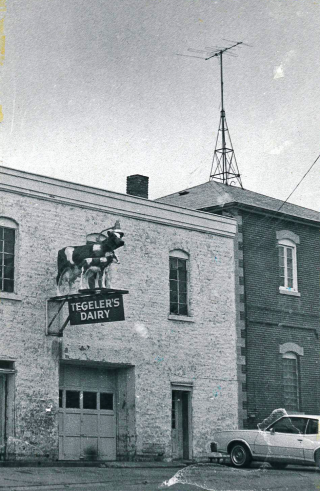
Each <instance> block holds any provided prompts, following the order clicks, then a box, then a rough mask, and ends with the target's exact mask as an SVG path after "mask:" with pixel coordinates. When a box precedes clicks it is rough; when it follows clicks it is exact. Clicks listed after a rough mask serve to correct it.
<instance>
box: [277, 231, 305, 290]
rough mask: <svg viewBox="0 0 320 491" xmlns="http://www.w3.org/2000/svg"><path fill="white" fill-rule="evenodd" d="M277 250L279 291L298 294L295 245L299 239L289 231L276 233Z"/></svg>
mask: <svg viewBox="0 0 320 491" xmlns="http://www.w3.org/2000/svg"><path fill="white" fill-rule="evenodd" d="M277 239H278V249H279V278H280V284H279V290H280V292H283V291H285V292H290V291H291V292H298V274H297V244H299V243H300V239H299V237H298V236H297V235H296V234H294V233H293V232H291V231H290V230H280V231H279V232H277Z"/></svg>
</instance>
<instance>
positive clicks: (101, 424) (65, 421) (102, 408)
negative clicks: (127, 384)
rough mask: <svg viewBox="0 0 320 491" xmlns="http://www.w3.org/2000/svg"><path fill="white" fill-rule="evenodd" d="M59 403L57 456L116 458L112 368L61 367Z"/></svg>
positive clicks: (113, 375)
mask: <svg viewBox="0 0 320 491" xmlns="http://www.w3.org/2000/svg"><path fill="white" fill-rule="evenodd" d="M59 406H60V410H59V413H60V414H59V458H60V459H63V460H79V459H84V460H115V459H116V416H115V413H116V411H115V409H116V405H115V374H114V371H112V370H100V369H95V368H84V367H76V366H72V365H70V366H68V365H66V366H63V367H61V378H60V402H59Z"/></svg>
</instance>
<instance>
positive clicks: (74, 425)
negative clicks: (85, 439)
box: [64, 412, 81, 436]
mask: <svg viewBox="0 0 320 491" xmlns="http://www.w3.org/2000/svg"><path fill="white" fill-rule="evenodd" d="M80 428H81V415H80V414H76V413H67V412H66V413H65V415H64V434H65V435H66V436H80Z"/></svg>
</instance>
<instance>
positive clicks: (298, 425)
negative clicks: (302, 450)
mask: <svg viewBox="0 0 320 491" xmlns="http://www.w3.org/2000/svg"><path fill="white" fill-rule="evenodd" d="M307 422H308V419H307V418H298V417H296V418H295V417H293V418H292V417H291V418H288V417H284V418H281V419H280V420H279V421H277V422H276V423H274V424H273V425H271V426H270V427H269V428H268V430H267V431H270V430H271V429H272V430H274V431H275V432H276V433H293V434H302V433H304V432H305V429H306V425H307Z"/></svg>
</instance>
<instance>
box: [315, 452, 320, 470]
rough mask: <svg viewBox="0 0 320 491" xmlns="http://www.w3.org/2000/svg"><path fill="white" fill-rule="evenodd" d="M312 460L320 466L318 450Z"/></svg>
mask: <svg viewBox="0 0 320 491" xmlns="http://www.w3.org/2000/svg"><path fill="white" fill-rule="evenodd" d="M314 461H315V463H316V466H317V467H319V468H320V450H317V451H316V453H315V455H314Z"/></svg>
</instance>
